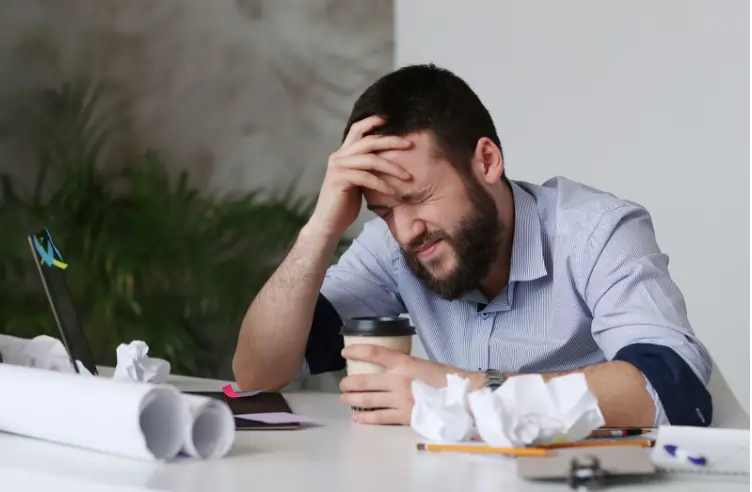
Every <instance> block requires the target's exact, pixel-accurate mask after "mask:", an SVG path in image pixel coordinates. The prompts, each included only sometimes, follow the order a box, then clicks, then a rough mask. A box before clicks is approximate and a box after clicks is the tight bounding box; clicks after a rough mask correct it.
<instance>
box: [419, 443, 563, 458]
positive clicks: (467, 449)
mask: <svg viewBox="0 0 752 492" xmlns="http://www.w3.org/2000/svg"><path fill="white" fill-rule="evenodd" d="M418 450H420V451H458V452H463V453H488V454H505V455H508V456H549V455H551V454H552V453H551V451H548V450H546V449H541V448H496V447H493V446H465V445H462V444H428V443H419V444H418Z"/></svg>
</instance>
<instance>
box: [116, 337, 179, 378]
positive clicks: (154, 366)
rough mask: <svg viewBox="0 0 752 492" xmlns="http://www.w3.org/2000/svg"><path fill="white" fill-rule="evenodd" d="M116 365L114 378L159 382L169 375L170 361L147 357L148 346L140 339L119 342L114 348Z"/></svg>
mask: <svg viewBox="0 0 752 492" xmlns="http://www.w3.org/2000/svg"><path fill="white" fill-rule="evenodd" d="M115 352H116V354H117V367H116V368H115V374H113V375H112V377H113V378H114V379H132V380H134V381H141V382H152V383H161V382H164V381H166V380H167V376H169V375H170V363H169V362H167V361H166V360H164V359H157V358H153V357H148V356H147V354H148V353H149V346H148V345H147V344H146V342H143V341H141V340H134V341H132V342H131V343H121V344H120V345H119V346H118V348H117V349H116V351H115Z"/></svg>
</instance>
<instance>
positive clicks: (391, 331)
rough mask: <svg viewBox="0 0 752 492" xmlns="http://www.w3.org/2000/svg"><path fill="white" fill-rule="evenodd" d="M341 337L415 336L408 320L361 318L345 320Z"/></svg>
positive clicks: (396, 317)
mask: <svg viewBox="0 0 752 492" xmlns="http://www.w3.org/2000/svg"><path fill="white" fill-rule="evenodd" d="M340 334H341V335H347V336H349V337H352V336H361V337H393V336H400V335H415V328H413V327H412V326H410V320H409V319H407V318H400V317H399V316H363V317H357V318H349V319H347V320H345V323H344V326H342V330H340Z"/></svg>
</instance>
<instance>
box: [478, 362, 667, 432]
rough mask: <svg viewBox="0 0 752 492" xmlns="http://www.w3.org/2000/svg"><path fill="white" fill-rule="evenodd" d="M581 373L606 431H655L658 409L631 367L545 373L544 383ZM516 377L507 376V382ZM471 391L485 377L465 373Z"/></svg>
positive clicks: (617, 365) (608, 364)
mask: <svg viewBox="0 0 752 492" xmlns="http://www.w3.org/2000/svg"><path fill="white" fill-rule="evenodd" d="M576 372H580V373H582V374H584V375H585V380H586V381H587V385H588V389H589V390H590V392H591V393H593V395H595V397H596V398H597V399H598V406H599V407H600V409H601V413H602V414H603V419H604V420H605V422H606V423H605V425H606V426H607V427H652V426H653V422H654V421H655V413H656V410H655V406H654V404H653V400H652V398H651V397H650V394H649V393H648V392H647V390H646V389H645V385H646V380H645V377H644V376H643V374H642V373H641V372H640V371H639V370H638V369H637V368H635V367H634V366H633V365H632V364H629V363H627V362H623V361H609V362H603V363H601V364H594V365H592V366H588V367H584V368H582V369H577V370H572V371H562V372H549V373H543V374H541V376H542V377H543V380H544V381H548V380H550V379H552V378H555V377H557V376H564V375H566V374H572V373H576ZM516 375H517V374H512V373H509V374H505V376H506V377H507V378H510V377H514V376H516ZM464 377H468V378H469V379H470V381H471V383H470V386H471V389H479V388H481V387H482V386H483V381H484V378H485V374H483V373H477V372H476V373H466V374H464Z"/></svg>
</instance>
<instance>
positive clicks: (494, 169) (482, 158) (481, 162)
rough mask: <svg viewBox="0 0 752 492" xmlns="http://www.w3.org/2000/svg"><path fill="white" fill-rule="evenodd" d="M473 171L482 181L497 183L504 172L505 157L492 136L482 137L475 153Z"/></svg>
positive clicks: (489, 183) (490, 183)
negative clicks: (492, 139)
mask: <svg viewBox="0 0 752 492" xmlns="http://www.w3.org/2000/svg"><path fill="white" fill-rule="evenodd" d="M473 172H475V174H476V176H477V178H478V179H479V180H480V182H481V183H486V184H488V185H492V184H496V183H498V182H499V181H500V180H501V175H502V173H503V172H504V158H503V157H502V156H501V149H499V147H497V146H496V144H495V143H493V142H492V141H491V139H490V138H487V137H481V138H480V139H478V144H477V145H476V146H475V152H474V153H473Z"/></svg>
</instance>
